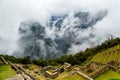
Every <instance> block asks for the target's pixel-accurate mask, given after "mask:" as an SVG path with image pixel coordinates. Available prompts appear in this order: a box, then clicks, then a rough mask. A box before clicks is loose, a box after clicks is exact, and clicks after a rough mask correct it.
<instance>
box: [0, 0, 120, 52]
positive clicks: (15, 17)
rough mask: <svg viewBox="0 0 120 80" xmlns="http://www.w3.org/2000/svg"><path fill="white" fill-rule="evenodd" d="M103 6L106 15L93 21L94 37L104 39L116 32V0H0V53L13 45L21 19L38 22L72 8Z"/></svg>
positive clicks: (119, 3) (119, 1)
mask: <svg viewBox="0 0 120 80" xmlns="http://www.w3.org/2000/svg"><path fill="white" fill-rule="evenodd" d="M99 10H107V11H108V14H107V16H106V17H105V18H104V19H103V20H102V21H100V22H98V23H97V24H96V25H94V28H95V33H96V34H97V36H96V37H99V38H101V39H102V40H101V41H104V40H105V39H106V38H107V37H109V35H113V36H119V35H120V31H119V29H120V22H119V21H120V0H0V53H2V54H3V53H5V54H6V53H9V54H12V52H13V51H14V50H15V49H16V48H17V40H18V39H19V34H18V28H19V25H20V23H21V22H22V21H26V20H30V19H32V20H36V21H38V22H40V23H41V24H42V25H45V24H46V22H48V20H49V18H50V17H51V16H52V15H63V14H68V13H70V12H72V11H90V12H91V14H94V13H96V12H97V11H99Z"/></svg>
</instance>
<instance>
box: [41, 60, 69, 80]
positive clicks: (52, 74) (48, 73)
mask: <svg viewBox="0 0 120 80" xmlns="http://www.w3.org/2000/svg"><path fill="white" fill-rule="evenodd" d="M69 70H71V64H69V63H67V62H65V63H64V64H63V66H61V67H60V68H54V67H53V66H46V67H44V68H42V70H41V73H43V75H44V76H45V77H48V78H52V79H54V78H56V77H58V75H59V74H61V73H62V72H64V71H69Z"/></svg>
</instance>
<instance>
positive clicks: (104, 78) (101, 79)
mask: <svg viewBox="0 0 120 80" xmlns="http://www.w3.org/2000/svg"><path fill="white" fill-rule="evenodd" d="M95 80H120V74H118V73H116V72H113V71H111V70H108V71H106V72H104V73H103V74H101V75H100V76H98V77H97V78H96V79H95Z"/></svg>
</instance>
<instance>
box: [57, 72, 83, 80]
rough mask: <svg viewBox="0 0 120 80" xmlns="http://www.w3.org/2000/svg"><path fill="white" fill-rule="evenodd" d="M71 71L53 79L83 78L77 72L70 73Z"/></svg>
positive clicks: (69, 79) (80, 79)
mask: <svg viewBox="0 0 120 80" xmlns="http://www.w3.org/2000/svg"><path fill="white" fill-rule="evenodd" d="M70 73H71V71H66V72H63V73H62V74H60V75H59V76H58V77H57V78H56V79H55V80H85V79H83V78H82V77H81V76H79V75H77V74H73V75H70Z"/></svg>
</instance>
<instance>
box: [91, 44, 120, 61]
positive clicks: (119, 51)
mask: <svg viewBox="0 0 120 80" xmlns="http://www.w3.org/2000/svg"><path fill="white" fill-rule="evenodd" d="M91 61H95V62H100V63H107V62H109V61H118V62H120V45H117V46H114V47H112V48H109V49H107V50H105V51H103V52H101V53H98V54H96V55H95V56H94V57H93V58H92V59H91Z"/></svg>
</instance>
